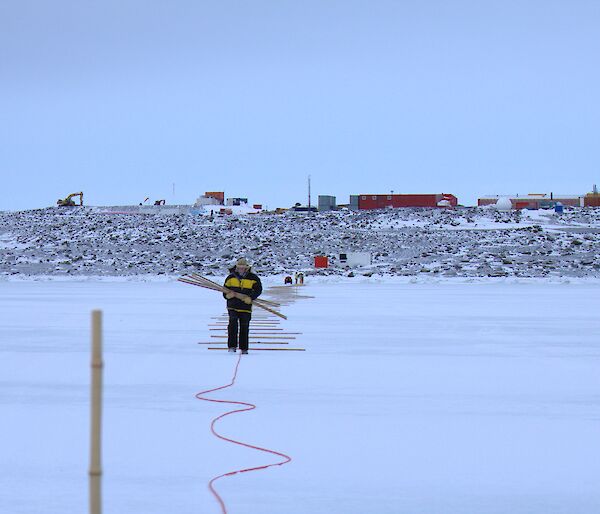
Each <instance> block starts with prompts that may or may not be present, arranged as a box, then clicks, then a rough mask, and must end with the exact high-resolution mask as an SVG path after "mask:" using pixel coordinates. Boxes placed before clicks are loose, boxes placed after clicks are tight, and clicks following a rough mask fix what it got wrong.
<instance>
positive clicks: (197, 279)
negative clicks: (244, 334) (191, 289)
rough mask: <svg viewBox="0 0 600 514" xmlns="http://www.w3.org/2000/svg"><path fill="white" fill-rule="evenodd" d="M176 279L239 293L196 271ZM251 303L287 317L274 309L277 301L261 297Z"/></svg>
mask: <svg viewBox="0 0 600 514" xmlns="http://www.w3.org/2000/svg"><path fill="white" fill-rule="evenodd" d="M177 280H179V282H183V283H185V284H191V285H193V286H199V287H204V288H206V289H212V290H213V291H220V292H221V293H225V294H228V293H233V294H234V295H238V294H239V293H236V292H235V291H232V290H231V289H228V288H226V287H223V286H222V285H221V284H218V283H217V282H213V281H212V280H209V279H208V278H206V277H203V276H202V275H198V274H197V273H190V274H189V275H184V276H183V277H180V278H178V279H177ZM238 298H239V296H238ZM252 305H256V306H257V307H260V308H261V309H264V310H266V311H269V312H270V313H271V314H275V316H279V317H280V318H283V319H287V316H285V315H283V314H281V312H279V311H276V310H275V309H274V307H279V306H280V304H279V303H277V302H272V301H270V300H263V299H261V298H257V299H256V300H253V301H252Z"/></svg>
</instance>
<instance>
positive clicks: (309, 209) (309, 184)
mask: <svg viewBox="0 0 600 514" xmlns="http://www.w3.org/2000/svg"><path fill="white" fill-rule="evenodd" d="M308 212H310V175H309V176H308Z"/></svg>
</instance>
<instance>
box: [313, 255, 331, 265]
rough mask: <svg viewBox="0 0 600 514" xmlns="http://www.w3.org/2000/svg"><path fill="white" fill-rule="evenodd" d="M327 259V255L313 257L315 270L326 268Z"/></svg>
mask: <svg viewBox="0 0 600 514" xmlns="http://www.w3.org/2000/svg"><path fill="white" fill-rule="evenodd" d="M328 266H329V259H328V257H327V255H315V268H327V267H328Z"/></svg>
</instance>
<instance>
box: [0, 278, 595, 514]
mask: <svg viewBox="0 0 600 514" xmlns="http://www.w3.org/2000/svg"><path fill="white" fill-rule="evenodd" d="M279 278H280V277H279ZM279 278H278V281H277V283H278V284H280V283H281V280H279ZM268 282H269V281H268ZM270 282H271V283H275V282H274V279H272V280H270ZM300 293H301V294H302V295H305V296H312V297H313V298H298V299H297V301H295V302H294V303H292V304H290V305H288V306H285V307H284V309H283V310H284V312H285V313H286V314H287V315H288V316H289V320H288V321H284V322H283V323H282V325H281V327H283V328H284V329H285V330H286V331H290V332H292V331H293V332H302V335H298V336H297V337H298V339H296V340H295V341H293V344H294V346H297V347H303V348H306V352H252V351H251V353H250V355H248V356H244V357H242V360H241V363H240V368H239V374H238V378H237V382H236V384H235V385H234V386H233V387H232V388H229V389H226V390H224V391H222V392H219V393H215V394H214V395H212V396H213V397H214V398H223V399H232V400H239V401H247V402H251V403H254V404H256V405H257V409H256V410H254V411H252V412H248V413H242V414H238V415H234V416H230V417H228V418H226V419H225V420H223V421H222V422H221V423H220V425H218V429H219V430H220V431H221V432H222V433H223V434H225V435H227V436H229V437H232V438H235V439H239V440H242V441H246V442H249V443H252V444H255V445H259V446H264V447H267V448H271V449H274V450H277V451H280V452H283V453H285V454H287V455H289V456H291V458H292V461H291V462H290V463H289V464H286V465H284V466H281V467H276V468H270V469H268V470H264V471H256V472H252V473H243V474H238V475H235V476H232V477H228V478H225V479H222V480H219V481H218V482H217V483H216V488H217V489H218V491H219V492H220V494H221V495H222V497H223V499H224V501H225V504H226V506H227V509H228V512H229V513H230V514H249V513H252V514H256V513H260V514H274V513H277V514H283V513H285V514H306V513H311V514H325V513H327V514H331V513H339V514H364V513H367V512H369V513H379V514H388V513H389V514H391V513H394V514H397V513H407V514H419V513H423V514H438V513H444V514H448V513H452V514H506V513H509V512H510V513H511V514H538V513H539V514H559V513H560V514H567V513H568V514H590V513H595V512H599V511H600V489H599V488H598V485H597V483H598V476H600V444H599V443H598V441H600V395H599V391H600V374H598V364H599V362H600V341H599V339H598V334H599V333H600V319H599V318H598V310H597V306H598V304H599V301H600V289H599V288H598V283H597V282H596V281H591V282H584V281H580V282H571V283H569V282H568V281H564V280H563V281H556V282H554V283H552V282H549V281H540V280H520V279H517V280H515V279H510V280H509V279H499V280H498V279H496V280H495V281H492V280H489V279H488V280H484V281H476V282H468V281H467V279H441V280H437V281H434V280H423V279H419V280H417V279H415V278H400V277H396V278H393V277H387V278H374V277H373V278H363V277H355V278H354V279H347V278H337V277H328V278H317V277H315V278H314V279H312V278H309V280H308V282H307V285H306V286H305V287H303V288H300ZM93 308H101V309H102V310H103V311H104V320H105V341H104V342H105V375H104V377H105V402H104V406H105V411H104V414H105V416H104V448H103V464H104V476H103V493H104V508H105V512H110V513H123V514H125V513H127V514H136V513H144V514H164V513H167V512H176V513H178V514H187V513H190V514H191V513H198V512H202V513H207V514H209V513H215V514H217V513H219V512H220V509H219V506H218V504H217V502H216V501H215V499H214V498H213V497H212V496H211V494H210V492H209V491H208V488H207V483H208V481H209V480H210V479H211V478H212V477H214V476H216V475H219V474H221V473H225V472H227V471H230V470H234V469H239V468H242V467H251V466H258V465H262V464H268V463H270V462H272V461H273V458H272V457H269V456H268V455H265V454H262V453H259V452H256V451H253V450H250V449H245V448H241V447H239V446H235V445H232V444H228V443H225V442H223V441H220V440H218V439H217V438H215V437H214V436H213V435H212V434H211V432H210V430H209V425H210V421H211V419H213V418H214V417H215V416H217V415H218V414H220V413H221V412H223V411H224V410H227V409H226V408H225V407H223V406H221V405H216V404H210V403H208V402H203V401H201V400H198V399H196V398H195V394H196V393H197V392H199V391H202V390H204V389H209V388H211V387H217V386H219V385H224V384H226V383H228V382H229V381H230V380H231V377H232V374H233V370H234V366H235V363H236V362H237V359H238V356H237V355H231V354H227V353H226V352H221V351H208V350H207V347H206V346H202V345H198V344H197V342H198V341H206V340H208V338H209V336H210V335H211V333H212V332H210V331H209V323H211V322H213V321H214V320H213V319H211V317H213V316H218V315H220V314H221V313H222V312H223V302H222V299H221V298H219V297H218V295H217V294H215V293H213V292H211V291H206V290H203V289H200V288H195V287H192V286H187V285H184V284H180V283H177V282H173V281H169V280H163V281H150V282H143V281H126V280H121V281H104V282H102V281H94V280H85V279H81V280H79V281H76V280H71V281H56V280H55V281H3V282H0V417H1V419H2V437H1V438H0V455H1V458H0V512H2V513H6V514H39V513H41V512H43V513H45V514H64V513H81V512H86V509H87V469H88V429H89V425H88V418H89V404H88V401H89V374H90V368H89V360H90V355H89V339H90V336H89V317H90V310H91V309H93Z"/></svg>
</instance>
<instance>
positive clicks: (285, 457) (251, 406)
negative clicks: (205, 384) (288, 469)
mask: <svg viewBox="0 0 600 514" xmlns="http://www.w3.org/2000/svg"><path fill="white" fill-rule="evenodd" d="M241 360H242V355H241V354H240V356H239V357H238V360H237V363H236V365H235V370H234V372H233V377H232V379H231V382H229V384H226V385H223V386H220V387H215V388H214V389H208V390H207V391H201V392H199V393H198V394H196V398H198V400H204V401H207V402H214V403H229V404H231V405H243V406H244V408H242V409H234V410H231V411H228V412H225V413H224V414H221V415H220V416H217V417H216V418H214V419H213V420H212V421H211V423H210V430H211V432H212V433H213V435H215V436H216V437H218V438H219V439H222V440H223V441H227V442H230V443H233V444H238V445H240V446H244V447H246V448H252V449H253V450H258V451H261V452H266V453H270V454H272V455H277V456H278V457H283V460H282V461H281V462H274V463H273V464H266V465H264V466H256V467H252V468H245V469H237V470H235V471H229V472H227V473H223V474H222V475H218V476H216V477H214V478H212V479H211V480H210V482H209V483H208V488H209V489H210V492H211V493H212V494H213V496H214V497H215V498H216V499H217V501H218V502H219V505H220V506H221V512H222V513H223V514H227V508H226V507H225V502H224V501H223V499H222V498H221V496H219V493H217V491H216V489H215V488H214V485H213V484H214V483H215V482H216V481H217V480H219V479H220V478H223V477H229V476H233V475H237V474H238V473H247V472H248V471H257V470H259V469H267V468H271V467H273V466H282V465H283V464H287V463H288V462H290V461H291V460H292V458H291V457H290V456H289V455H286V454H285V453H280V452H276V451H275V450H269V449H268V448H262V447H260V446H255V445H253V444H248V443H244V442H242V441H236V440H235V439H230V438H229V437H225V436H223V435H221V434H219V433H218V432H217V431H216V430H215V424H216V423H217V421H219V420H220V419H223V418H224V417H226V416H230V415H231V414H235V413H237V412H246V411H251V410H253V409H256V405H254V404H253V403H246V402H238V401H234V400H214V399H212V398H204V396H203V395H205V394H208V393H214V392H215V391H220V390H221V389H227V388H228V387H231V386H233V385H234V384H235V379H236V378H237V373H238V368H239V367H240V362H241Z"/></svg>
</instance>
